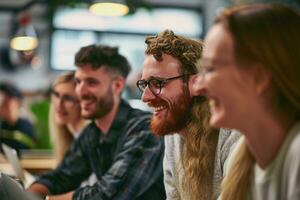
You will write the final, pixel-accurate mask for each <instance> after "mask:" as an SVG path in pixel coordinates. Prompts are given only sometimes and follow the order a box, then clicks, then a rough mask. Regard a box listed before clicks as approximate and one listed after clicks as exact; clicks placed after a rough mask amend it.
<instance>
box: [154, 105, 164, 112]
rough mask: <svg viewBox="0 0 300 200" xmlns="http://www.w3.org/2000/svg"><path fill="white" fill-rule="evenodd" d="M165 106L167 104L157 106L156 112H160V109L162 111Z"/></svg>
mask: <svg viewBox="0 0 300 200" xmlns="http://www.w3.org/2000/svg"><path fill="white" fill-rule="evenodd" d="M165 108H166V106H158V107H155V108H154V110H155V112H158V111H161V110H163V109H165Z"/></svg>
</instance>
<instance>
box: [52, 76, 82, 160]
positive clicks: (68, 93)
mask: <svg viewBox="0 0 300 200" xmlns="http://www.w3.org/2000/svg"><path fill="white" fill-rule="evenodd" d="M74 74H75V73H74V72H67V73H64V74H62V75H60V76H58V77H57V78H56V79H55V81H54V83H53V84H52V89H51V104H50V112H49V129H50V133H51V137H52V140H53V145H54V152H55V156H56V158H57V159H58V162H60V161H62V159H63V157H64V155H65V153H66V151H67V150H68V149H69V147H70V145H71V143H72V141H73V140H74V138H75V139H76V138H78V137H79V134H80V133H81V131H82V130H83V128H84V127H85V125H87V121H86V120H85V119H83V118H82V117H81V109H80V104H79V100H78V98H77V96H76V93H75V79H74Z"/></svg>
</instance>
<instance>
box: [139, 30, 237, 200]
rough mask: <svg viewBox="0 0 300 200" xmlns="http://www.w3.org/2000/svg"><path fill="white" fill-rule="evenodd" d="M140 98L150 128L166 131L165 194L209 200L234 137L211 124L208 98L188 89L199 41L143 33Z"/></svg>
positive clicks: (159, 132)
mask: <svg viewBox="0 0 300 200" xmlns="http://www.w3.org/2000/svg"><path fill="white" fill-rule="evenodd" d="M146 44H147V49H146V58H145V61H144V67H143V73H142V79H141V80H139V81H138V82H137V86H138V87H139V89H140V90H141V92H142V93H143V94H142V100H143V101H144V102H146V103H147V104H148V105H149V106H150V107H153V108H154V113H153V116H152V119H151V129H152V131H153V132H154V133H155V134H157V135H161V136H165V146H166V149H165V156H164V183H165V188H166V193H167V199H185V200H186V199H191V200H199V199H201V200H202V199H213V198H215V197H217V196H218V194H219V186H220V183H221V181H222V178H223V167H224V165H225V161H226V158H227V155H228V152H229V150H230V147H231V146H232V144H233V143H234V142H235V141H236V139H237V138H238V137H237V136H236V135H232V136H230V137H229V133H228V131H224V130H222V131H221V132H222V133H220V135H219V130H216V129H213V128H211V127H210V126H209V118H210V112H209V107H208V101H207V100H206V98H205V97H204V96H202V95H201V93H200V92H197V93H195V92H194V91H195V90H193V89H192V88H193V87H192V86H193V82H194V81H195V78H196V73H197V72H198V70H197V67H200V66H199V62H200V59H201V54H202V48H203V45H202V43H201V42H199V41H196V40H192V39H188V38H185V37H182V36H179V35H175V34H174V33H173V32H172V31H170V30H166V31H164V32H162V33H160V34H158V35H156V36H153V37H148V38H146Z"/></svg>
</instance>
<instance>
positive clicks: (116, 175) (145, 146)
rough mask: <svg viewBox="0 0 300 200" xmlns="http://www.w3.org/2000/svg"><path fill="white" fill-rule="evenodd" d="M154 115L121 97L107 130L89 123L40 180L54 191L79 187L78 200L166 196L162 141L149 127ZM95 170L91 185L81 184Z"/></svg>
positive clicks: (146, 198)
mask: <svg viewBox="0 0 300 200" xmlns="http://www.w3.org/2000/svg"><path fill="white" fill-rule="evenodd" d="M150 117H151V114H149V113H146V112H143V111H140V110H136V109H133V108H131V107H130V106H129V105H128V104H127V103H126V102H125V101H123V100H122V102H121V104H120V107H119V111H118V113H117V115H116V118H115V119H114V121H113V124H112V126H111V128H110V130H109V132H108V133H107V134H102V133H101V130H99V129H98V128H97V127H96V125H95V123H94V122H92V123H91V124H89V125H88V126H87V127H86V128H85V129H84V131H83V133H82V134H81V135H80V137H79V138H78V139H77V140H75V141H74V143H73V144H72V145H71V148H70V149H69V151H68V152H67V153H66V155H65V158H64V160H63V161H62V163H61V164H60V165H59V166H58V168H57V169H55V170H54V171H52V172H50V173H48V174H45V175H43V176H41V177H40V178H39V180H38V181H37V182H38V183H41V184H44V185H46V186H47V187H48V189H49V191H50V192H51V194H61V193H65V192H68V191H71V190H75V189H76V188H77V189H76V190H75V192H74V195H73V199H76V200H82V199H85V200H94V199H95V200H96V199H97V200H101V199H114V200H117V199H122V200H127V199H128V200H133V199H140V200H148V199H149V200H150V199H151V200H152V199H155V200H160V199H165V191H164V186H163V170H162V159H163V151H164V144H163V141H162V139H159V138H157V137H156V136H155V135H153V134H152V133H151V132H150V130H149V119H150ZM91 173H95V175H96V176H97V179H98V180H97V182H96V183H95V184H94V185H93V186H86V187H82V188H78V187H79V185H80V183H81V182H82V181H83V180H86V179H87V178H88V177H89V175H90V174H91Z"/></svg>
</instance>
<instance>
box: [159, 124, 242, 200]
mask: <svg viewBox="0 0 300 200" xmlns="http://www.w3.org/2000/svg"><path fill="white" fill-rule="evenodd" d="M239 136H240V134H239V133H234V134H233V133H230V131H228V130H223V129H222V130H221V131H220V135H219V141H218V146H217V147H216V148H217V151H216V158H215V169H214V180H213V184H214V191H215V193H216V194H218V193H219V187H220V184H221V181H222V179H223V175H224V173H223V172H224V170H225V169H224V167H225V165H226V160H227V156H228V154H229V152H230V151H231V149H232V146H233V145H234V144H235V142H236V141H237V140H238V138H239ZM183 143H184V142H183V138H182V136H180V135H179V134H173V135H167V136H165V155H164V162H163V168H164V184H165V190H166V194H167V200H180V199H181V200H187V199H189V195H188V194H187V193H185V192H184V191H183V189H182V187H181V185H182V177H183V168H182V165H181V160H180V159H181V151H182V149H183Z"/></svg>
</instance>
